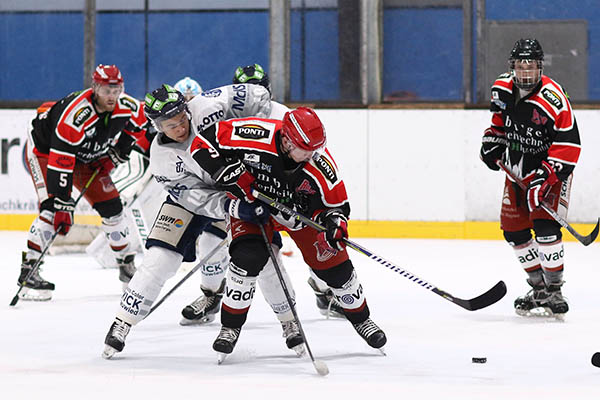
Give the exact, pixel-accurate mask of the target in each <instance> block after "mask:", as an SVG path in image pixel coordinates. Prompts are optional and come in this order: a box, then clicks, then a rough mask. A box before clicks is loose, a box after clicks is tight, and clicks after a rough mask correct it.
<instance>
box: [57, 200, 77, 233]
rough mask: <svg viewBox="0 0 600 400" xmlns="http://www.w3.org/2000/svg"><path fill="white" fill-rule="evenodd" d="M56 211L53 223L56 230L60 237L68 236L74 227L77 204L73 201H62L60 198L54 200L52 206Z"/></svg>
mask: <svg viewBox="0 0 600 400" xmlns="http://www.w3.org/2000/svg"><path fill="white" fill-rule="evenodd" d="M52 207H53V209H54V218H53V220H52V223H53V225H54V230H55V231H56V232H58V234H59V235H66V234H67V233H69V229H71V225H73V211H75V202H74V201H73V199H69V200H61V199H59V198H58V197H55V198H54V203H53V205H52Z"/></svg>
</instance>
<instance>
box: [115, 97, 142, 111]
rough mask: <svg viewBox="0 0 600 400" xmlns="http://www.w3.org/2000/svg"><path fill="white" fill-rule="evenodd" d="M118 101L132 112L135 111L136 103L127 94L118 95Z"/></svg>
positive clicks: (136, 108)
mask: <svg viewBox="0 0 600 400" xmlns="http://www.w3.org/2000/svg"><path fill="white" fill-rule="evenodd" d="M119 103H121V105H122V106H123V107H126V108H129V109H130V110H131V111H133V112H137V110H138V105H137V103H136V101H135V100H133V99H132V98H129V97H127V96H122V97H120V98H119Z"/></svg>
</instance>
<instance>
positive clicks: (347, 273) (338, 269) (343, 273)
mask: <svg viewBox="0 0 600 400" xmlns="http://www.w3.org/2000/svg"><path fill="white" fill-rule="evenodd" d="M313 271H314V273H315V274H316V275H317V276H318V277H319V279H321V280H323V281H325V282H326V283H327V285H328V286H329V287H332V288H341V287H342V286H344V284H345V283H346V282H348V281H349V280H350V278H351V277H352V272H353V271H354V266H353V265H352V261H350V260H346V261H344V262H342V263H341V264H338V265H336V266H335V267H331V268H329V269H323V270H313Z"/></svg>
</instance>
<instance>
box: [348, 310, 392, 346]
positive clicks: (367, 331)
mask: <svg viewBox="0 0 600 400" xmlns="http://www.w3.org/2000/svg"><path fill="white" fill-rule="evenodd" d="M352 326H353V327H354V329H355V330H356V332H357V333H358V334H359V335H360V337H361V338H363V339H365V341H366V342H367V344H368V345H369V346H371V347H373V348H375V349H381V348H382V347H383V346H384V345H385V344H386V342H387V338H386V337H385V333H383V331H382V330H381V329H380V328H379V327H378V326H377V325H376V324H375V322H373V321H372V320H371V318H367V319H366V320H364V321H363V322H359V323H356V324H352ZM381 352H382V353H383V350H381ZM383 354H385V353H383Z"/></svg>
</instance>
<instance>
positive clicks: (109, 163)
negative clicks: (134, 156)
mask: <svg viewBox="0 0 600 400" xmlns="http://www.w3.org/2000/svg"><path fill="white" fill-rule="evenodd" d="M127 161H129V155H128V154H122V153H120V152H119V151H118V150H117V149H115V148H114V147H110V148H109V149H108V151H107V152H106V154H104V155H102V157H100V158H99V159H97V160H96V161H94V162H93V163H92V164H91V167H92V168H94V169H98V168H100V169H101V170H102V171H104V172H106V173H109V172H110V171H112V170H113V169H115V167H116V166H117V165H119V164H122V163H124V162H127Z"/></svg>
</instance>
